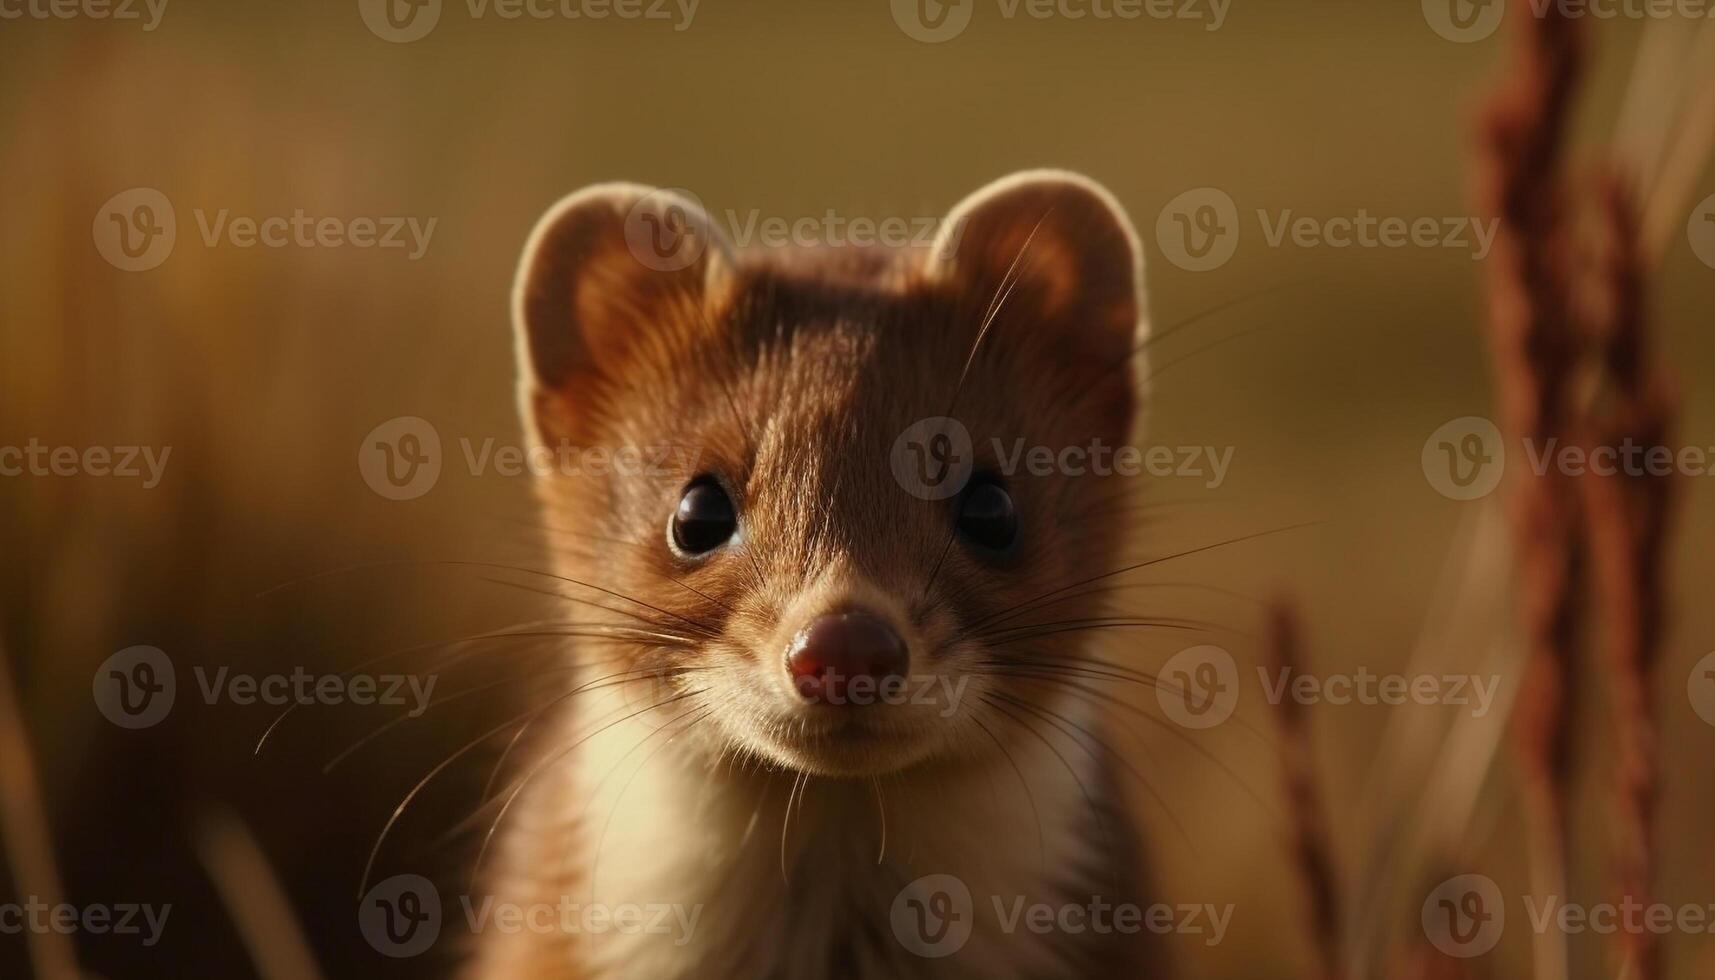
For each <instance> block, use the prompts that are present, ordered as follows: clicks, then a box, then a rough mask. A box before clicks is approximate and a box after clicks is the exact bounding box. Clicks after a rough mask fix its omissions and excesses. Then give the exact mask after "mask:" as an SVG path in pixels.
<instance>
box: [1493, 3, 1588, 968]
mask: <svg viewBox="0 0 1715 980" xmlns="http://www.w3.org/2000/svg"><path fill="white" fill-rule="evenodd" d="M1513 17H1514V24H1515V31H1514V34H1513V37H1514V38H1515V42H1516V50H1515V53H1514V58H1515V61H1516V63H1515V64H1514V65H1513V67H1512V70H1511V72H1510V73H1509V76H1508V78H1507V80H1506V83H1505V86H1504V87H1503V89H1502V90H1501V91H1500V92H1498V93H1497V94H1496V96H1495V97H1494V99H1493V102H1492V103H1491V105H1490V107H1489V110H1488V113H1487V117H1486V119H1485V121H1484V132H1483V136H1484V141H1483V153H1484V159H1483V165H1482V169H1481V171H1480V173H1481V176H1482V179H1483V194H1484V197H1485V201H1486V204H1487V205H1488V206H1489V208H1490V209H1491V210H1492V212H1493V213H1494V214H1496V215H1497V216H1499V218H1500V222H1501V224H1500V231H1499V234H1498V235H1497V238H1496V243H1495V249H1494V253H1493V259H1492V261H1491V263H1490V272H1491V292H1490V324H1491V342H1492V348H1493V357H1494V362H1495V374H1496V383H1497V386H1498V389H1499V397H1500V402H1501V412H1502V420H1503V423H1504V425H1503V428H1505V429H1506V431H1507V432H1508V434H1509V436H1510V437H1511V439H1512V440H1513V441H1514V442H1516V441H1517V440H1520V439H1524V440H1529V441H1531V442H1532V443H1533V444H1534V445H1536V446H1539V447H1540V446H1548V445H1551V444H1553V443H1552V442H1551V441H1554V442H1557V443H1558V444H1559V445H1574V444H1581V443H1582V440H1581V438H1580V434H1579V433H1578V432H1577V431H1576V429H1577V423H1576V416H1575V413H1574V411H1573V381H1574V379H1575V377H1576V376H1577V368H1578V365H1579V362H1580V343H1581V338H1580V336H1579V332H1578V331H1577V329H1576V325H1575V321H1574V317H1573V315H1572V311H1571V308H1570V304H1571V297H1572V296H1573V288H1572V283H1573V271H1574V246H1573V241H1574V239H1573V235H1572V230H1571V224H1572V222H1571V221H1570V220H1569V214H1568V205H1567V198H1566V191H1565V176H1564V175H1565V164H1564V159H1563V158H1564V151H1565V143H1566V130H1567V126H1568V122H1569V117H1570V115H1571V106H1572V97H1573V92H1574V89H1575V88H1576V86H1577V82H1578V81H1579V79H1580V77H1581V75H1582V69H1583V65H1584V43H1583V37H1582V34H1581V32H1580V30H1579V24H1578V22H1577V21H1575V20H1573V19H1571V18H1568V17H1567V16H1565V15H1564V13H1563V12H1562V11H1561V10H1560V8H1558V7H1550V8H1549V9H1548V10H1547V11H1545V12H1544V13H1543V14H1542V15H1541V16H1536V15H1535V14H1534V12H1533V11H1532V10H1530V9H1529V8H1528V7H1525V6H1523V5H1520V6H1518V7H1516V8H1514V10H1513ZM1512 494H1513V495H1512V497H1511V499H1510V501H1509V504H1510V506H1511V508H1512V518H1513V526H1514V535H1515V538H1516V561H1517V563H1518V590H1519V599H1520V603H1521V615H1522V618H1523V627H1524V633H1525V641H1526V645H1527V653H1526V669H1525V676H1524V679H1523V685H1522V689H1523V692H1524V693H1523V694H1522V696H1521V698H1520V701H1519V704H1518V707H1517V713H1516V715H1515V727H1514V738H1515V747H1516V751H1517V756H1518V760H1519V765H1520V769H1521V772H1522V775H1523V780H1524V795H1525V801H1526V810H1527V819H1528V820H1529V823H1530V826H1529V831H1530V840H1531V845H1532V860H1531V867H1532V878H1533V887H1534V889H1535V890H1536V891H1537V892H1538V894H1557V895H1564V894H1565V890H1564V887H1563V886H1564V882H1565V877H1566V839H1567V820H1568V816H1567V806H1566V796H1567V783H1568V781H1569V776H1570V770H1571V758H1570V725H1569V723H1568V716H1569V713H1570V711H1571V706H1572V703H1573V680H1574V676H1575V663H1576V656H1575V651H1576V648H1577V638H1578V636H1579V633H1580V625H1581V616H1580V610H1581V606H1582V596H1581V590H1580V587H1579V586H1580V583H1581V581H1582V579H1583V564H1584V550H1585V542H1584V534H1583V527H1582V521H1581V516H1580V513H1579V510H1580V506H1579V499H1578V492H1577V488H1576V486H1575V485H1574V483H1573V481H1572V479H1571V478H1570V477H1569V476H1567V475H1565V474H1562V473H1558V472H1555V471H1554V470H1553V469H1551V470H1550V472H1548V473H1547V474H1545V475H1541V476H1535V475H1533V476H1531V477H1529V478H1526V479H1519V480H1515V481H1514V482H1513V485H1512ZM1535 962H1536V975H1537V976H1538V977H1539V978H1542V980H1549V978H1559V977H1564V976H1565V975H1566V951H1565V946H1564V941H1563V939H1560V938H1558V937H1554V936H1552V935H1551V934H1549V933H1546V932H1545V933H1542V934H1540V938H1539V939H1538V940H1537V949H1536V957H1535Z"/></svg>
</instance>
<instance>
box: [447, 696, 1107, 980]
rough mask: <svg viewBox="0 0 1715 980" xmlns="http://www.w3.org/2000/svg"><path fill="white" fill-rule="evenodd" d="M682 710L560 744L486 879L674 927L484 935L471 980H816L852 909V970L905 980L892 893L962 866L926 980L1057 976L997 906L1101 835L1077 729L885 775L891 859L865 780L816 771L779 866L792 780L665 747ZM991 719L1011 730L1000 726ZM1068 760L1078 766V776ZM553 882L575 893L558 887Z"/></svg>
mask: <svg viewBox="0 0 1715 980" xmlns="http://www.w3.org/2000/svg"><path fill="white" fill-rule="evenodd" d="M604 693H605V692H604ZM1054 707H1055V710H1059V711H1062V712H1064V713H1066V714H1067V717H1068V719H1069V720H1070V721H1072V722H1075V723H1077V724H1080V725H1092V726H1093V725H1094V724H1095V718H1094V717H1093V714H1094V712H1093V711H1091V710H1090V709H1088V708H1087V707H1080V702H1068V703H1066V704H1062V705H1056V706H1054ZM637 708H638V704H637V702H635V701H630V702H628V701H625V700H624V699H623V698H622V697H620V696H617V695H613V694H605V696H604V697H603V698H602V699H601V701H600V703H591V704H590V705H589V708H588V710H587V712H584V713H582V717H583V718H584V719H591V720H593V719H599V718H604V717H605V718H608V719H609V720H611V719H612V718H617V717H620V716H622V715H624V714H627V713H630V712H632V711H636V710H637ZM674 714H675V712H674V710H673V709H672V708H669V709H665V711H663V712H662V713H659V714H657V713H650V714H645V715H640V716H638V717H636V718H633V719H630V720H627V721H624V722H621V723H620V724H617V725H614V726H613V727H612V728H610V729H608V730H607V731H605V732H603V733H602V734H601V735H599V736H596V737H594V738H591V739H589V740H588V741H586V742H584V743H583V744H581V745H579V746H578V747H577V748H576V749H575V750H574V751H573V752H572V753H571V754H570V755H568V757H567V758H566V759H565V761H564V764H563V765H562V766H559V767H556V768H557V773H558V778H556V779H554V780H553V785H551V786H546V787H544V788H543V790H542V791H541V792H538V793H535V794H534V795H533V798H532V799H531V800H530V802H529V804H528V805H527V806H526V807H525V808H524V809H523V812H521V813H519V814H518V821H517V823H516V824H515V825H514V826H513V827H512V828H510V829H509V830H508V831H507V834H506V838H507V841H506V843H507V846H508V849H509V852H510V853H508V854H507V855H506V856H505V857H504V858H503V860H504V861H505V862H506V864H507V865H509V867H508V869H507V871H506V873H504V874H502V875H501V876H500V877H499V878H497V879H496V881H495V883H494V884H495V887H496V890H497V896H496V897H497V899H498V900H499V901H502V902H519V903H541V902H549V903H559V902H561V901H566V902H570V903H573V904H577V905H580V906H586V907H587V906H599V907H604V908H607V909H618V908H622V907H627V906H631V905H634V906H639V907H642V908H643V909H645V910H648V911H649V912H650V914H651V917H653V916H654V915H655V914H659V915H661V916H662V921H663V922H664V923H666V924H668V925H669V927H670V928H669V930H668V931H667V932H666V933H633V934H621V933H618V932H607V933H604V934H600V935H579V936H572V937H570V938H569V942H570V943H571V946H570V947H568V946H565V945H562V944H561V942H560V939H561V937H557V936H542V935H534V936H532V935H522V936H509V937H504V941H499V942H497V941H496V940H497V939H498V938H499V937H479V942H480V943H481V945H482V946H483V947H484V954H483V959H482V963H481V964H479V968H478V969H477V971H476V972H475V973H474V974H473V976H474V977H477V978H481V980H499V978H501V977H512V978H516V977H574V976H575V977H580V978H582V977H588V978H607V977H613V978H621V977H623V978H627V980H631V978H643V980H649V978H675V977H692V976H695V977H729V976H730V977H751V976H790V977H794V978H806V980H815V978H817V977H821V976H825V975H826V971H827V970H828V968H829V965H830V963H829V961H830V955H829V949H830V946H831V945H832V942H833V940H832V938H831V934H832V932H833V930H834V929H835V927H837V926H838V925H840V924H847V925H849V924H850V923H851V922H852V921H853V920H855V919H862V920H865V921H866V922H867V923H868V928H869V929H871V930H873V931H875V932H878V933H879V934H880V936H881V937H882V939H881V941H880V943H879V945H877V946H876V947H874V948H873V949H863V950H860V953H859V955H862V956H864V957H865V959H866V962H864V963H862V964H861V969H860V972H859V975H860V976H875V977H878V978H881V977H893V976H898V975H901V972H902V971H917V970H921V969H923V968H925V967H927V966H928V965H929V962H930V961H927V960H924V959H920V958H918V957H917V956H916V955H915V954H914V953H911V952H909V951H908V950H907V949H906V948H905V947H904V946H902V945H900V944H899V943H897V942H896V941H895V940H894V938H893V934H892V927H891V925H890V922H891V916H890V913H891V910H892V907H893V903H894V899H895V898H896V897H897V895H898V893H899V891H900V888H901V887H902V886H903V885H904V884H906V883H908V882H911V881H913V880H915V879H917V878H919V877H921V876H924V875H930V874H952V875H954V876H956V877H958V878H959V879H960V880H961V881H963V882H964V883H965V884H966V886H967V887H968V888H969V889H970V893H971V896H972V901H973V906H974V908H973V922H974V924H975V933H974V934H973V935H972V937H971V939H970V941H969V942H968V944H967V945H966V946H965V947H964V948H963V949H962V950H960V951H959V952H958V953H957V954H956V955H954V956H952V957H950V958H948V959H943V960H936V961H934V963H933V968H934V974H935V975H936V976H947V977H960V976H967V975H968V976H972V977H1009V976H1029V975H1043V974H1044V973H1047V974H1052V973H1053V972H1054V968H1055V966H1056V960H1055V959H1054V952H1053V950H1052V948H1051V947H1050V946H1049V945H1048V941H1047V940H1045V939H1044V938H1042V937H1039V936H1036V935H1034V934H1032V933H1030V932H1029V931H1027V930H1017V931H1015V932H1014V933H1012V934H1010V935H1008V934H1003V933H1001V931H1000V929H999V923H998V921H997V916H996V914H995V912H994V901H995V899H996V897H998V898H999V900H1000V901H1002V902H1004V903H1007V904H1008V905H1010V904H1011V903H1012V902H1013V901H1014V900H1015V899H1016V898H1017V897H1019V896H1024V897H1025V898H1026V899H1027V900H1028V901H1031V902H1035V901H1048V900H1051V899H1052V898H1053V895H1054V892H1053V890H1052V886H1051V882H1052V881H1053V880H1055V879H1058V880H1060V881H1064V880H1065V878H1066V872H1067V870H1068V869H1070V868H1074V867H1080V866H1087V865H1089V864H1090V863H1091V853H1092V851H1099V848H1100V842H1099V841H1092V840H1088V839H1082V838H1081V837H1080V834H1079V833H1078V832H1077V831H1076V830H1075V829H1074V828H1075V827H1077V826H1078V824H1079V818H1080V817H1081V816H1082V817H1084V818H1087V817H1088V809H1087V808H1088V805H1089V804H1088V802H1087V801H1086V799H1085V796H1084V795H1083V794H1084V787H1088V786H1093V785H1096V784H1097V783H1098V782H1099V780H1098V779H1097V778H1096V775H1095V773H1094V769H1095V766H1094V764H1093V762H1092V760H1091V758H1090V756H1089V755H1088V754H1086V753H1083V752H1082V751H1081V750H1080V749H1078V748H1077V747H1076V746H1075V745H1073V744H1072V743H1071V742H1070V740H1069V739H1067V738H1061V737H1054V736H1053V734H1052V733H1048V734H1049V737H1051V738H1053V740H1054V741H1055V743H1056V744H1055V748H1056V749H1058V750H1059V754H1060V756H1061V757H1063V758H1064V760H1065V761H1064V762H1062V759H1061V758H1056V757H1055V755H1054V754H1053V753H1052V752H1051V751H1050V750H1049V749H1048V748H1047V747H1046V746H1044V745H1042V743H1041V742H1040V741H1037V740H1036V739H1035V738H1034V737H1030V736H1026V737H1025V738H1023V739H1018V740H1015V741H1014V742H1012V743H1011V744H1009V748H1010V750H1011V752H1012V756H1013V759H1014V761H1015V762H1016V764H1017V766H1018V770H1019V771H1018V772H1015V771H1014V770H1013V768H1012V766H1011V765H1009V764H1008V762H1007V761H1006V759H1005V758H1003V757H1002V756H1001V755H1000V754H999V753H998V752H996V751H993V749H994V746H993V743H988V745H987V747H988V749H989V750H990V751H988V752H986V753H984V754H983V755H982V756H981V759H982V761H980V762H975V763H973V762H972V761H970V760H969V759H968V758H967V759H961V760H958V761H956V762H954V763H953V764H951V765H948V766H946V767H944V768H942V767H938V766H935V765H932V764H931V765H928V766H924V767H920V768H918V769H916V770H914V771H911V772H908V773H905V774H901V775H899V776H890V777H883V778H881V779H880V780H877V781H876V783H879V785H880V786H881V790H882V799H883V801H884V803H885V813H886V835H887V841H886V849H885V856H883V851H882V810H881V809H880V807H878V803H877V798H876V792H875V788H874V787H875V785H876V783H872V782H871V781H869V780H841V779H825V778H812V779H810V780H809V781H808V782H807V784H806V786H805V788H804V792H803V795H802V798H801V801H800V804H799V807H798V808H797V809H795V810H794V812H793V815H792V822H791V826H790V833H789V835H788V837H787V839H786V853H785V865H786V872H787V874H786V876H785V877H783V875H782V867H781V865H782V852H781V830H782V827H781V824H782V816H783V814H784V811H785V808H786V799H787V796H788V794H789V792H790V789H791V786H792V783H793V781H794V779H793V776H792V775H791V774H789V773H787V774H782V773H775V774H773V775H772V776H764V775H761V774H759V773H758V772H757V771H756V769H755V767H754V766H752V767H750V768H749V769H746V768H745V767H743V766H738V767H728V766H726V765H722V766H721V767H718V768H714V769H711V768H710V767H709V766H708V765H707V758H708V757H707V756H706V755H705V754H703V750H702V749H696V750H692V749H690V748H689V746H688V745H687V744H686V743H688V742H689V740H690V738H691V736H690V735H686V736H685V737H684V738H677V739H674V740H673V741H672V742H668V741H666V740H667V738H669V737H671V736H672V735H673V734H674V732H675V731H677V730H678V729H677V728H676V727H675V725H674V723H672V722H671V721H670V720H669V719H670V718H671V717H672V716H673V715H674ZM664 722H666V723H667V727H665V728H663V727H662V725H663V723H664ZM985 723H986V724H988V726H989V728H990V730H991V731H994V732H995V733H996V734H997V735H1000V736H1001V737H1003V738H1005V737H1007V734H1008V733H1006V732H1005V730H1004V726H1005V725H1007V724H1009V723H1007V722H1004V721H1001V720H998V719H995V718H993V717H990V718H988V719H986V720H985ZM597 725H599V723H592V721H589V720H586V721H584V722H582V723H581V724H574V725H573V726H571V729H572V730H570V731H568V732H567V733H566V734H567V736H568V737H569V738H570V739H572V740H575V739H577V738H580V737H583V735H585V734H587V733H588V731H590V730H591V729H592V728H593V727H597ZM973 729H974V726H973ZM974 731H975V734H976V737H977V738H979V739H982V740H983V741H984V742H987V736H984V735H983V734H982V733H981V730H980V729H974ZM645 740H647V741H645ZM568 744H569V743H568ZM639 746H641V747H639ZM1067 763H1069V764H1070V765H1071V766H1073V767H1074V768H1077V769H1078V770H1080V771H1079V772H1078V773H1077V775H1076V779H1074V778H1073V776H1072V775H1071V774H1069V773H1068V772H1067V769H1066V765H1067ZM1020 772H1021V773H1022V775H1023V779H1024V780H1025V781H1027V782H1028V783H1029V791H1028V795H1027V794H1026V790H1025V788H1024V785H1023V783H1022V782H1021V781H1020ZM1080 781H1081V782H1082V784H1083V786H1080V785H1079V782H1080ZM1038 818H1040V821H1041V824H1040V831H1039V829H1038ZM573 823H575V824H576V825H577V829H576V830H570V829H569V828H570V827H571V825H572V824H573ZM598 848H599V852H598ZM1044 849H1045V850H1044ZM878 858H880V861H879V863H878ZM564 881H570V882H571V884H570V885H569V886H568V887H565V888H560V887H556V885H555V882H564ZM1098 890H1100V891H1106V889H1105V888H1099V889H1098ZM663 909H665V911H661V910H663ZM685 922H694V927H693V928H691V929H690V930H689V935H688V936H686V935H684V934H683V933H684V931H685V930H683V929H682V928H680V927H679V926H680V924H682V923H685ZM532 946H533V947H534V948H533V949H532V948H531V947H532ZM572 957H575V958H576V966H575V968H574V966H573V965H572V964H571V963H570V962H568V960H569V959H570V958H572ZM526 964H527V965H526Z"/></svg>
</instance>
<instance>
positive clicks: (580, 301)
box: [512, 184, 732, 435]
mask: <svg viewBox="0 0 1715 980" xmlns="http://www.w3.org/2000/svg"><path fill="white" fill-rule="evenodd" d="M731 267H732V249H731V246H730V245H729V244H728V243H727V240H726V238H725V236H724V235H722V234H721V233H720V231H719V230H718V229H716V228H715V227H714V224H713V222H712V221H710V220H709V216H708V213H707V212H706V211H705V210H703V207H702V205H701V204H700V203H698V202H697V201H696V200H695V199H694V198H692V197H691V196H690V195H688V194H684V193H682V192H676V191H671V190H657V189H654V188H650V187H643V186H640V185H637V184H597V185H594V186H592V187H586V188H584V189H583V190H580V191H578V192H577V193H575V194H572V195H571V196H569V197H566V198H564V199H563V200H561V201H560V202H559V203H558V204H555V205H554V206H553V207H552V208H549V209H548V212H547V213H546V214H545V215H543V216H542V219H541V220H540V221H539V222H537V224H536V228H535V230H534V231H533V232H531V234H530V240H529V242H528V243H527V244H526V245H525V246H524V256H523V258H522V260H521V261H520V262H519V266H518V277H517V280H516V281H515V282H514V284H513V292H512V319H513V326H514V329H515V330H516V331H517V336H518V349H519V359H520V371H521V378H520V381H521V385H522V387H523V395H524V397H525V399H526V406H525V407H526V413H527V414H533V415H534V416H535V423H536V426H537V431H538V434H540V435H549V434H557V435H565V434H566V433H565V432H564V431H558V432H556V431H555V430H563V428H564V423H566V422H568V421H569V420H571V419H572V418H573V417H574V416H577V415H580V414H585V413H587V411H588V409H589V407H590V406H587V405H580V404H574V402H581V401H584V400H586V399H589V398H592V397H594V396H595V395H596V393H597V392H599V390H600V387H601V386H602V384H604V383H610V382H612V381H614V380H615V379H618V378H622V377H623V376H624V367H625V365H626V362H627V360H628V359H629V358H630V357H632V356H634V355H635V353H636V352H637V351H638V350H639V348H640V347H642V346H644V345H651V346H654V345H659V344H661V343H662V342H664V335H665V334H667V333H668V332H670V331H682V330H684V329H685V327H686V325H688V324H694V323H700V322H701V321H702V316H703V313H704V309H705V304H706V302H707V298H708V296H709V294H710V292H711V291H712V290H713V288H714V287H713V286H712V284H711V283H712V281H713V280H715V279H717V278H718V277H720V276H722V275H724V274H725V273H726V272H727V271H728V270H729V269H731Z"/></svg>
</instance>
